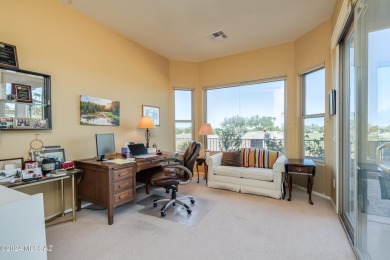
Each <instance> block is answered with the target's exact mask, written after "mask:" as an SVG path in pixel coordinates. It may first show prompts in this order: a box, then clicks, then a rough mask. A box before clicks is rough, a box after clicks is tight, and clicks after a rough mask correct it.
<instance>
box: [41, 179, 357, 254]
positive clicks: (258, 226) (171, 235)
mask: <svg viewBox="0 0 390 260" xmlns="http://www.w3.org/2000/svg"><path fill="white" fill-rule="evenodd" d="M179 192H180V193H183V194H189V195H192V196H194V197H195V199H196V198H203V199H207V200H211V201H215V202H216V203H215V205H214V206H213V207H212V209H211V210H210V211H209V212H208V213H207V214H206V215H205V216H204V218H203V219H202V220H201V221H200V222H199V223H198V224H196V225H195V226H189V225H183V224H179V223H175V222H172V221H167V220H164V219H161V218H158V217H154V216H148V215H145V214H141V213H139V212H138V211H139V210H142V209H143V208H144V206H142V205H138V204H136V203H135V202H133V203H128V204H126V205H123V206H121V207H119V208H116V209H115V214H114V224H113V225H111V226H109V225H108V224H107V214H106V211H105V210H86V209H84V210H82V211H81V212H79V213H78V214H77V221H76V222H74V223H71V222H68V223H62V224H59V225H55V226H52V227H48V228H47V232H46V235H47V244H48V245H52V246H53V251H52V252H49V253H48V258H49V259H96V260H97V259H190V260H191V259H284V260H285V259H316V260H319V259H332V260H334V259H343V260H344V259H355V257H354V254H353V252H352V249H351V246H350V245H349V242H348V240H347V237H346V235H345V233H344V231H343V228H342V226H341V224H340V221H339V219H338V216H337V215H336V213H335V211H334V209H333V207H332V205H331V203H330V202H329V201H327V200H325V199H322V198H319V197H316V196H313V202H314V205H310V204H309V203H308V198H307V194H306V193H305V192H303V191H300V190H298V189H294V190H293V193H292V199H293V200H292V201H291V202H288V201H286V200H276V199H271V198H267V197H262V196H255V195H249V194H240V193H235V192H231V191H225V190H218V189H211V188H207V187H206V186H205V183H204V181H201V182H200V183H198V184H197V183H196V181H193V182H192V183H191V184H189V185H186V186H180V188H179ZM144 193H145V192H144V190H143V189H140V190H138V192H137V195H138V196H137V198H138V199H137V200H138V201H139V200H142V199H144V198H145V197H146V196H145V194H144ZM193 210H194V211H195V210H196V206H195V207H193Z"/></svg>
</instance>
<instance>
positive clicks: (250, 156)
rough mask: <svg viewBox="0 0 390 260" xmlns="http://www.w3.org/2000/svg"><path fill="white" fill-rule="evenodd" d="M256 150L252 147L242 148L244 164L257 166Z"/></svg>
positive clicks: (245, 165)
mask: <svg viewBox="0 0 390 260" xmlns="http://www.w3.org/2000/svg"><path fill="white" fill-rule="evenodd" d="M255 150H256V149H251V148H242V149H241V156H242V166H244V167H246V168H248V167H254V166H255Z"/></svg>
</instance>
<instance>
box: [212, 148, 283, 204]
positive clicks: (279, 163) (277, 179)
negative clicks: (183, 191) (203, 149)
mask: <svg viewBox="0 0 390 260" xmlns="http://www.w3.org/2000/svg"><path fill="white" fill-rule="evenodd" d="M222 155H223V153H217V154H214V155H212V156H208V157H207V158H206V163H207V166H208V176H207V184H208V187H211V188H219V189H226V190H231V191H235V192H241V193H251V194H256V195H263V196H268V197H272V198H276V199H280V198H281V197H282V195H283V187H282V186H283V182H282V179H283V172H284V171H285V166H284V164H285V162H286V160H287V158H286V156H284V155H283V154H280V155H279V157H277V159H276V161H275V163H274V164H273V166H272V168H271V169H268V168H257V167H234V166H223V165H222Z"/></svg>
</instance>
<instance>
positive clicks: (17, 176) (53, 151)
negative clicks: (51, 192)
mask: <svg viewBox="0 0 390 260" xmlns="http://www.w3.org/2000/svg"><path fill="white" fill-rule="evenodd" d="M30 155H31V156H30V158H29V160H28V161H24V158H23V157H20V158H11V159H0V184H10V183H17V182H21V181H31V180H36V179H41V178H43V177H45V176H46V175H47V177H50V176H51V177H56V176H63V175H66V170H67V169H74V162H73V161H66V158H65V150H64V149H63V148H61V147H60V146H59V145H53V146H44V145H43V142H42V141H41V140H39V139H38V135H36V138H35V139H34V140H32V141H31V143H30Z"/></svg>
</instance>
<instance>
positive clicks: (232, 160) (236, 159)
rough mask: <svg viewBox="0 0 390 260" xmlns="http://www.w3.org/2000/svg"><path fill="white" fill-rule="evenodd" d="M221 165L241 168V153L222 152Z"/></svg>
mask: <svg viewBox="0 0 390 260" xmlns="http://www.w3.org/2000/svg"><path fill="white" fill-rule="evenodd" d="M222 165H223V166H234V167H242V161H241V151H234V152H223V153H222Z"/></svg>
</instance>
